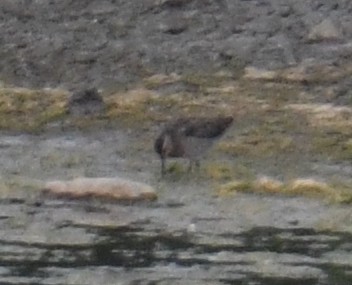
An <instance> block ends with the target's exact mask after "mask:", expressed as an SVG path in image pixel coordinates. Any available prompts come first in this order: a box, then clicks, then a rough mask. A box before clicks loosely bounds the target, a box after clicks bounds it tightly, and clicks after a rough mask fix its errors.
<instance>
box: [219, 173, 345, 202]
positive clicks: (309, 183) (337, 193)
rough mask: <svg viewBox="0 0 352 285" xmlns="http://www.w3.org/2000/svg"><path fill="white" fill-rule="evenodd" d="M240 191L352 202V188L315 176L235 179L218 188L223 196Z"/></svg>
mask: <svg viewBox="0 0 352 285" xmlns="http://www.w3.org/2000/svg"><path fill="white" fill-rule="evenodd" d="M238 192H246V193H259V194H271V195H283V196H303V197H308V198H319V199H323V200H326V201H329V202H333V203H351V202H352V191H351V188H349V187H343V186H342V185H336V184H328V183H326V182H322V181H319V180H316V179H313V178H297V179H294V180H291V181H287V182H282V181H280V180H277V179H274V178H270V177H260V178H257V179H255V180H233V181H230V182H227V183H225V184H222V185H220V186H219V187H218V188H217V193H218V195H219V196H221V197H224V196H225V197H226V196H228V195H233V194H236V193H238Z"/></svg>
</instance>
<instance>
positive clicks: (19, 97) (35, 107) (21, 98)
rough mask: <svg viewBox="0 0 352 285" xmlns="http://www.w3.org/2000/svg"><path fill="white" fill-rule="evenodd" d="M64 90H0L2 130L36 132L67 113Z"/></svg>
mask: <svg viewBox="0 0 352 285" xmlns="http://www.w3.org/2000/svg"><path fill="white" fill-rule="evenodd" d="M67 97H68V93H67V92H66V91H63V90H55V89H43V90H31V89H25V88H0V129H5V130H18V131H36V130H38V129H40V128H42V127H43V126H44V125H46V124H47V123H50V122H52V121H55V120H57V119H58V118H60V117H62V116H63V115H64V114H65V113H66V101H67Z"/></svg>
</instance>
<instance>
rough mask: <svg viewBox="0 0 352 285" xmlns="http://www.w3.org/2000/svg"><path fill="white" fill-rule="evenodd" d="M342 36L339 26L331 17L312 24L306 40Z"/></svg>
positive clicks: (335, 38) (339, 38) (329, 38)
mask: <svg viewBox="0 0 352 285" xmlns="http://www.w3.org/2000/svg"><path fill="white" fill-rule="evenodd" d="M342 38H343V33H342V31H341V28H340V27H339V26H338V25H337V24H336V23H334V22H333V21H332V20H331V19H325V20H323V21H322V22H321V23H319V24H318V25H316V26H314V27H313V28H312V29H311V31H310V32H309V34H308V40H310V41H324V40H325V41H329V40H341V39H342Z"/></svg>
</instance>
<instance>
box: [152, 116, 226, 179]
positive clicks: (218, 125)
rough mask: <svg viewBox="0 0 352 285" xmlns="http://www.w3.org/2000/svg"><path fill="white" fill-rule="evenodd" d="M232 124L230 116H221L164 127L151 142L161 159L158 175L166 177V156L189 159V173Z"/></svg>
mask: <svg viewBox="0 0 352 285" xmlns="http://www.w3.org/2000/svg"><path fill="white" fill-rule="evenodd" d="M232 122H233V118H232V117H230V116H222V117H213V118H208V117H205V118H180V119H177V120H174V121H171V122H169V123H168V124H166V126H165V127H164V128H163V130H162V131H161V133H160V135H159V136H158V137H157V139H156V140H155V143H154V149H155V151H156V152H157V153H158V154H159V156H160V159H161V174H162V175H164V174H165V170H166V169H165V163H166V158H167V157H174V158H177V157H180V158H187V159H189V171H190V170H192V165H193V164H195V165H196V166H197V167H199V161H200V159H201V158H202V157H203V156H204V155H205V154H206V153H207V151H208V150H209V149H210V148H211V146H213V144H214V143H215V142H216V141H217V140H218V139H220V138H221V136H222V135H223V134H224V133H225V131H226V130H227V129H228V127H229V126H230V125H231V124H232Z"/></svg>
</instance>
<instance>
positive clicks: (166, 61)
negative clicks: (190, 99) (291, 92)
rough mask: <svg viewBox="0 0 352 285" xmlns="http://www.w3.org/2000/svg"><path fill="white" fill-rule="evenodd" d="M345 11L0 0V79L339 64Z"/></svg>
mask: <svg viewBox="0 0 352 285" xmlns="http://www.w3.org/2000/svg"><path fill="white" fill-rule="evenodd" d="M351 11H352V2H351V1H349V0H339V1H329V0H314V1H306V0H246V1H245V0H217V1H208V0H144V1H137V0H135V1H129V0H79V1H78V0H75V1H74V0H60V1H49V0H2V1H1V3H0V19H1V25H0V32H1V38H0V45H1V49H0V63H1V64H0V80H2V81H3V83H5V84H13V85H16V86H23V87H30V88H32V87H36V88H43V87H63V88H67V89H69V90H71V89H76V88H78V87H79V88H81V87H86V86H87V85H89V86H92V85H94V86H97V87H98V88H103V89H105V88H117V87H121V86H123V87H125V86H126V85H127V86H128V84H131V83H134V82H136V81H138V80H139V79H140V78H143V77H145V76H148V75H152V74H155V73H166V74H168V73H171V72H176V73H182V74H185V73H194V72H195V73H201V74H207V73H212V72H214V71H218V70H227V71H228V72H230V73H231V74H232V75H233V76H234V77H236V76H239V75H240V74H241V72H242V70H243V68H244V67H246V66H256V67H259V68H265V69H277V68H284V67H287V66H292V65H293V66H294V65H299V64H302V63H307V62H309V63H310V64H315V63H317V64H331V65H335V66H336V65H339V64H341V63H343V62H346V61H348V60H349V59H350V57H351V54H352V17H351ZM345 81H346V80H345Z"/></svg>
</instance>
